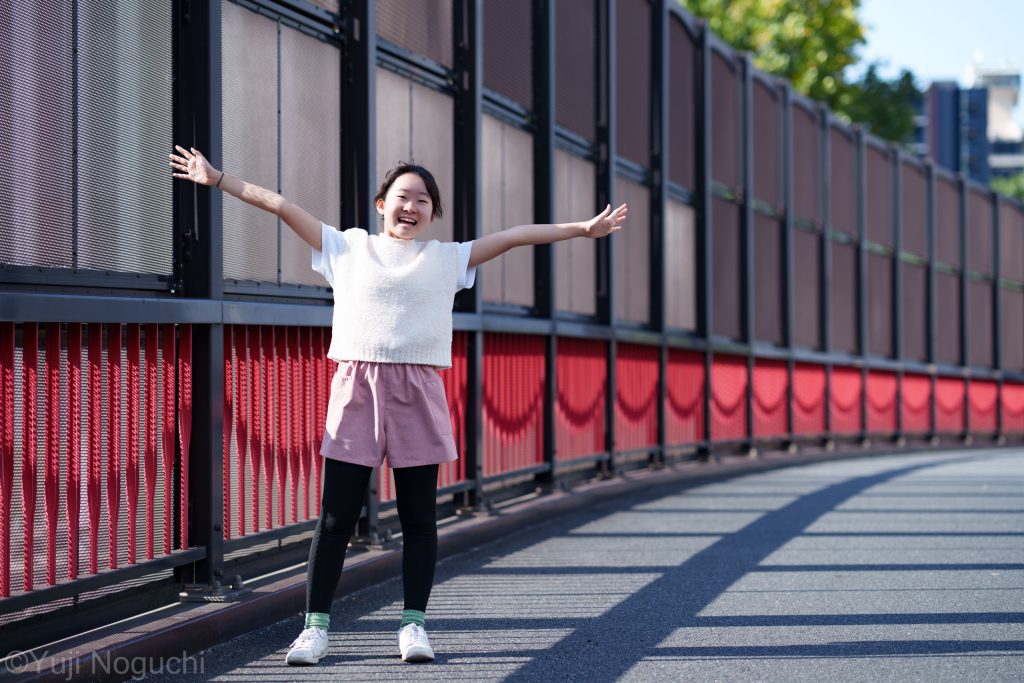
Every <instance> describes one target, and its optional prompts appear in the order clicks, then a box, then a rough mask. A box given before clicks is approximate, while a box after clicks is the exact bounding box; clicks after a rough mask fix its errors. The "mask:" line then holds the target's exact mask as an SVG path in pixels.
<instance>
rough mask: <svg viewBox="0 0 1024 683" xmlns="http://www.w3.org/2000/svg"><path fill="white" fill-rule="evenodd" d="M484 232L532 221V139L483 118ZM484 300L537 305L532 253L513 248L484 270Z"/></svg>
mask: <svg viewBox="0 0 1024 683" xmlns="http://www.w3.org/2000/svg"><path fill="white" fill-rule="evenodd" d="M481 147H482V150H481V156H482V164H481V166H482V168H483V178H482V185H483V187H482V192H481V198H482V214H483V223H482V225H481V233H482V234H483V235H488V234H491V233H495V232H498V231H500V230H504V229H505V228H507V227H508V226H510V225H521V224H524V223H531V222H532V219H533V140H532V139H531V138H530V136H529V134H528V133H524V132H523V131H521V130H519V129H517V128H513V127H512V126H509V125H506V124H504V123H501V122H500V121H498V120H497V119H495V118H493V117H491V116H484V117H483V135H482V145H481ZM481 271H482V272H481V275H482V276H483V277H482V279H481V282H480V284H481V286H483V297H484V301H490V302H494V303H507V304H518V305H521V306H532V305H533V294H534V292H533V250H532V249H522V248H521V249H513V250H512V251H509V252H506V253H505V254H503V255H502V256H499V257H498V258H497V259H494V260H493V261H490V262H489V263H487V264H486V265H484V266H482V268H481Z"/></svg>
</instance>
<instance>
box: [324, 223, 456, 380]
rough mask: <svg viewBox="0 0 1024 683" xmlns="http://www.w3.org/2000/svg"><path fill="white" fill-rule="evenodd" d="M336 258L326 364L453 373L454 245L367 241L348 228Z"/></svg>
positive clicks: (388, 239) (360, 232)
mask: <svg viewBox="0 0 1024 683" xmlns="http://www.w3.org/2000/svg"><path fill="white" fill-rule="evenodd" d="M344 238H345V243H346V247H347V248H346V249H345V250H344V252H343V253H341V254H336V255H334V257H333V258H334V259H335V260H334V262H333V263H332V266H333V270H334V321H333V329H332V332H331V346H330V349H329V350H328V352H327V356H328V358H332V359H334V360H337V361H342V360H363V361H372V362H376V363H415V364H422V365H433V366H435V367H441V368H449V367H451V365H452V303H453V301H454V299H455V291H456V285H457V282H458V277H459V272H458V271H459V245H458V244H456V243H453V242H438V241H436V240H431V241H429V242H416V241H412V240H400V239H395V238H393V237H387V236H383V235H369V234H367V232H366V231H365V230H361V229H358V228H353V229H350V230H346V231H345V234H344Z"/></svg>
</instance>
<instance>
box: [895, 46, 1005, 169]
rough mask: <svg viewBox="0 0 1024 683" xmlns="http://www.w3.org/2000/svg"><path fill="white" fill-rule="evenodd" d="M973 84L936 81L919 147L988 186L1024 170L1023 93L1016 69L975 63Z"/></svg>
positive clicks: (922, 118)
mask: <svg viewBox="0 0 1024 683" xmlns="http://www.w3.org/2000/svg"><path fill="white" fill-rule="evenodd" d="M973 74H974V83H973V85H972V86H971V87H969V88H963V87H961V86H960V85H959V84H958V83H957V82H955V81H936V82H934V83H932V84H931V85H930V86H929V87H928V90H927V91H926V92H925V95H924V97H923V98H922V100H921V102H920V104H919V107H918V111H919V112H920V113H919V115H918V117H917V119H916V132H915V136H914V145H913V148H914V151H915V152H917V153H918V154H920V155H922V156H930V157H932V158H933V159H934V160H935V162H936V163H937V164H938V165H939V166H941V167H942V168H946V169H948V170H950V171H953V172H955V173H964V174H965V175H966V176H967V177H969V178H971V179H972V180H976V181H978V182H980V183H985V184H988V182H989V180H990V179H991V178H993V177H997V176H1006V175H1014V174H1016V173H1020V172H1021V171H1024V132H1022V131H1021V127H1020V124H1018V123H1017V122H1016V121H1015V120H1014V118H1013V110H1014V107H1016V106H1017V98H1018V96H1019V93H1020V82H1021V81H1020V70H1019V69H1017V68H1015V67H1006V66H1003V67H991V66H979V65H976V66H974V67H973Z"/></svg>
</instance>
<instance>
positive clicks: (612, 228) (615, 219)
mask: <svg viewBox="0 0 1024 683" xmlns="http://www.w3.org/2000/svg"><path fill="white" fill-rule="evenodd" d="M628 212H629V209H628V207H627V206H626V205H625V204H622V205H620V206H619V207H618V208H617V209H614V210H613V209H612V205H611V204H609V205H608V206H607V207H606V208H605V210H604V211H602V212H601V213H599V214H597V215H596V216H594V217H593V218H591V219H590V220H589V221H587V222H586V223H585V224H584V227H585V229H586V234H587V237H594V238H598V237H605V236H607V235H610V234H611V233H613V232H617V231H619V230H622V224H623V223H624V222H625V221H626V216H627V214H628Z"/></svg>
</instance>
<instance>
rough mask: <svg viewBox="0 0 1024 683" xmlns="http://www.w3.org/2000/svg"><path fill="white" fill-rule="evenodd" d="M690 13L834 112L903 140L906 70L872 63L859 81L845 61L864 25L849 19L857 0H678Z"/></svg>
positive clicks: (909, 98) (911, 97) (909, 84)
mask: <svg viewBox="0 0 1024 683" xmlns="http://www.w3.org/2000/svg"><path fill="white" fill-rule="evenodd" d="M679 3H680V5H682V6H683V7H684V8H686V9H687V10H688V11H689V12H690V13H692V14H693V15H694V16H697V17H701V18H703V19H705V20H706V21H707V22H708V26H709V27H710V29H711V30H712V31H714V32H715V33H717V34H718V35H719V36H720V37H721V38H722V39H723V40H725V41H726V42H727V43H729V44H730V45H732V46H733V47H734V48H736V49H738V50H743V51H747V52H750V53H751V55H752V56H753V60H754V64H755V65H756V66H757V67H758V68H759V69H761V70H762V71H765V72H767V73H770V74H773V75H775V76H780V77H782V78H785V79H786V80H788V81H789V82H790V83H792V84H793V88H794V89H795V90H796V91H797V92H800V93H803V94H804V95H807V96H809V97H811V98H813V99H815V100H818V101H820V102H825V103H826V104H828V106H829V107H830V108H831V109H832V111H834V112H836V113H837V114H838V115H839V116H841V117H843V118H845V119H847V120H849V121H853V122H856V123H861V124H864V125H866V126H868V127H869V128H870V129H871V130H872V132H874V133H875V134H876V135H879V136H881V137H884V138H886V139H889V140H895V141H899V142H905V141H908V140H909V138H910V135H911V134H912V133H913V130H914V106H915V105H914V103H915V100H917V99H919V98H920V97H921V93H920V91H919V90H918V89H917V86H916V84H915V83H914V77H913V74H911V73H909V72H907V71H903V72H902V73H901V74H900V75H899V76H897V77H896V78H895V79H893V80H892V81H888V80H885V79H884V78H882V77H881V76H879V74H878V68H877V67H878V65H877V64H872V65H870V66H869V67H868V69H867V70H866V71H865V72H864V75H863V76H862V77H861V79H860V80H859V81H854V82H851V81H849V80H848V79H847V78H846V76H845V74H846V71H847V69H848V67H850V66H853V65H855V64H857V63H858V61H859V57H858V56H857V48H859V47H860V46H861V45H863V44H864V43H865V28H864V25H863V24H862V23H861V22H860V20H859V19H858V18H857V10H858V8H859V7H860V0H679Z"/></svg>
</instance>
